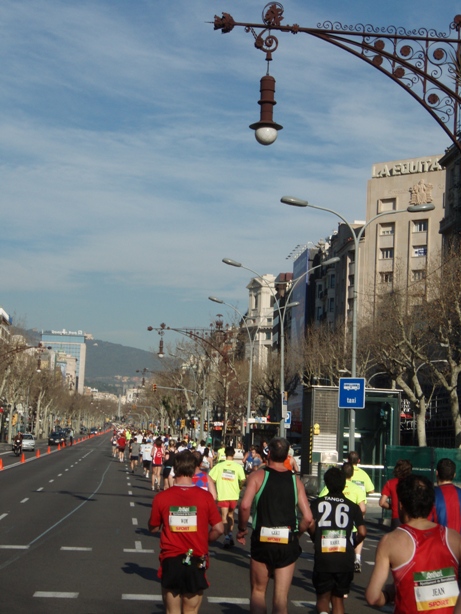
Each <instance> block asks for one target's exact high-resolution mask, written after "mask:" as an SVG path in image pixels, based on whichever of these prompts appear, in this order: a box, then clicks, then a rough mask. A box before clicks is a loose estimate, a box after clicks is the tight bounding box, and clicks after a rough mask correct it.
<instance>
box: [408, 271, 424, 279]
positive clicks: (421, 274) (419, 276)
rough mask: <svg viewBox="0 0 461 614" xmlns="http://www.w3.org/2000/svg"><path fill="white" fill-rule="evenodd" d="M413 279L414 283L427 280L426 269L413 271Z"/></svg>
mask: <svg viewBox="0 0 461 614" xmlns="http://www.w3.org/2000/svg"><path fill="white" fill-rule="evenodd" d="M411 277H412V279H413V281H423V279H426V271H425V270H424V269H418V270H417V271H412V272H411Z"/></svg>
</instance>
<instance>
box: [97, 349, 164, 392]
mask: <svg viewBox="0 0 461 614" xmlns="http://www.w3.org/2000/svg"><path fill="white" fill-rule="evenodd" d="M85 345H86V367H85V386H89V387H91V388H97V389H98V390H99V391H100V392H114V393H115V394H121V393H123V391H124V390H125V389H126V388H131V387H133V386H137V385H139V383H140V381H141V378H142V370H143V369H147V372H146V374H145V376H146V379H148V378H149V377H151V376H152V373H151V371H153V372H154V373H156V372H158V371H162V370H163V364H162V361H161V359H160V358H159V357H158V356H157V355H156V354H154V353H153V352H146V351H145V350H139V349H138V348H132V347H128V346H125V345H120V344H118V343H110V342H109V341H102V340H100V339H87V340H86V341H85ZM136 371H140V373H136Z"/></svg>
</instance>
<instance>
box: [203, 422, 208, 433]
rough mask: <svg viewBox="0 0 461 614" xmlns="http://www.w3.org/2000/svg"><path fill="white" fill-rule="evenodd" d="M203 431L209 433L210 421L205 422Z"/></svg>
mask: <svg viewBox="0 0 461 614" xmlns="http://www.w3.org/2000/svg"><path fill="white" fill-rule="evenodd" d="M203 430H204V431H207V432H208V421H207V420H205V422H204V423H203Z"/></svg>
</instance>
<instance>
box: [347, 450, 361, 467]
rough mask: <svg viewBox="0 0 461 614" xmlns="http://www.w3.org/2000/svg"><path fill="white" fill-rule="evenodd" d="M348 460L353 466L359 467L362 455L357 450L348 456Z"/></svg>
mask: <svg viewBox="0 0 461 614" xmlns="http://www.w3.org/2000/svg"><path fill="white" fill-rule="evenodd" d="M347 460H348V461H349V462H350V463H351V464H352V465H358V464H359V460H360V455H359V453H358V452H356V451H355V450H353V451H351V452H349V454H348V455H347Z"/></svg>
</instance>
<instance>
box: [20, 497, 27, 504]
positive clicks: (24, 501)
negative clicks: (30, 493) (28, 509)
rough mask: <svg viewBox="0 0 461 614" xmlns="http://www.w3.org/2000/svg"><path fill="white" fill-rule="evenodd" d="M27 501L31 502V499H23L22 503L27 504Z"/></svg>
mask: <svg viewBox="0 0 461 614" xmlns="http://www.w3.org/2000/svg"><path fill="white" fill-rule="evenodd" d="M27 501H29V497H26V498H25V499H23V500H22V501H21V503H27Z"/></svg>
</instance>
